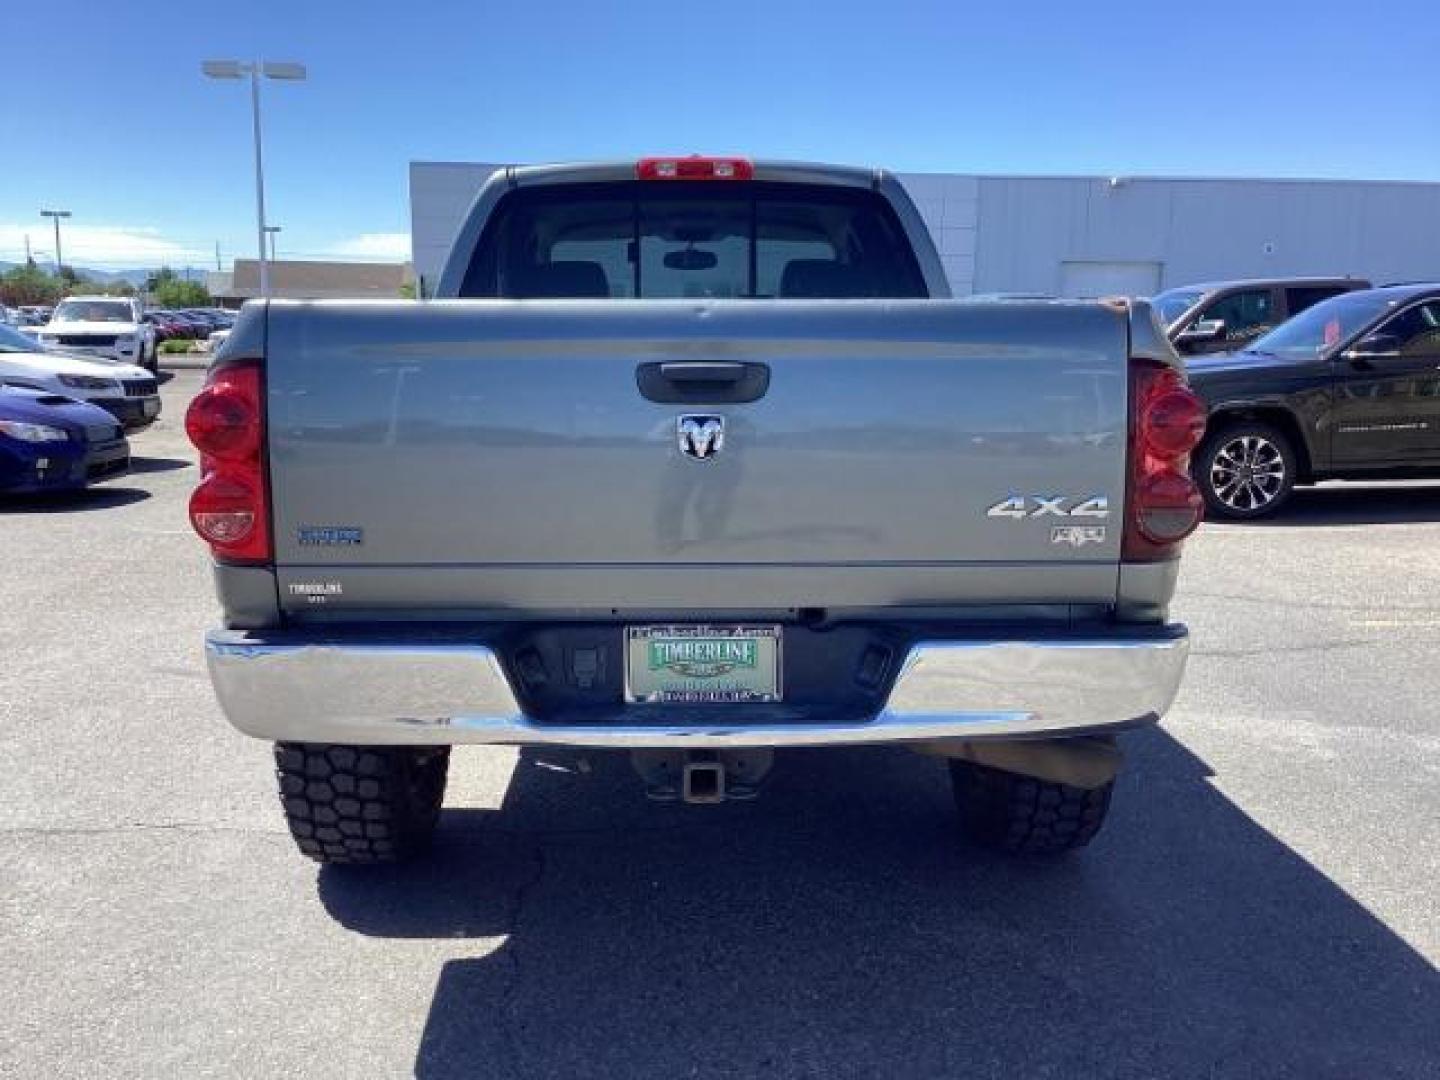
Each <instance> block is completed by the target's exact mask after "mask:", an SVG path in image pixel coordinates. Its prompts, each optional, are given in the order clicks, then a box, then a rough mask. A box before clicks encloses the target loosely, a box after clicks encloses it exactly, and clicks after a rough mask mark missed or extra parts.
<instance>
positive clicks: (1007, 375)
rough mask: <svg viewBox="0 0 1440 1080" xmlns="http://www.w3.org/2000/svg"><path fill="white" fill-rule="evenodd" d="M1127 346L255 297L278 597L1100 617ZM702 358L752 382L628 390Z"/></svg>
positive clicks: (625, 311) (735, 305)
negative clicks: (653, 368)
mask: <svg viewBox="0 0 1440 1080" xmlns="http://www.w3.org/2000/svg"><path fill="white" fill-rule="evenodd" d="M1127 333H1128V331H1127V321H1126V316H1125V314H1124V312H1123V311H1120V310H1117V309H1114V308H1111V307H1108V306H1105V305H1103V304H1095V303H1091V304H1078V303H1053V302H1038V303H1020V302H1012V303H1003V304H978V303H967V302H963V301H924V300H922V301H814V302H808V301H785V302H765V301H703V302H700V301H694V302H692V301H631V302H624V303H616V302H612V301H596V302H591V301H441V302H431V303H425V304H415V303H404V302H395V303H388V302H353V303H352V302H318V303H287V302H276V303H272V304H271V305H270V307H269V312H268V326H267V339H266V345H265V352H266V379H267V386H268V400H269V406H268V407H269V440H270V444H269V455H270V462H271V478H272V498H273V528H274V538H275V558H276V563H277V573H278V576H279V583H280V592H281V601H282V604H284V605H285V606H286V607H287V608H288V609H289V610H291V612H292V613H298V612H309V613H313V614H315V615H320V614H322V612H324V613H329V612H333V611H334V610H335V609H336V608H339V609H341V610H343V611H345V612H347V613H350V614H351V615H352V617H353V614H354V613H355V612H357V611H375V612H377V613H382V614H383V613H386V612H391V613H400V612H404V613H406V614H410V615H413V614H415V613H429V614H433V615H437V616H443V615H445V614H446V613H459V612H467V613H468V612H482V611H517V610H519V611H525V610H546V611H556V610H574V611H586V610H599V611H608V610H612V609H614V610H641V609H644V610H674V611H684V610H696V609H704V610H724V609H733V610H752V611H753V610H773V609H780V608H794V607H808V606H823V607H872V606H903V605H909V604H920V603H924V604H927V605H936V604H958V605H964V604H985V603H1002V602H1003V603H1007V604H1014V603H1035V604H1097V603H1099V604H1103V603H1111V602H1113V601H1114V598H1115V592H1116V581H1117V564H1118V561H1119V550H1120V522H1121V508H1122V505H1123V501H1124V491H1125V462H1126V407H1127V404H1126V395H1127V390H1126V386H1127V379H1126V357H1127V350H1128V337H1127ZM706 363H708V364H721V365H735V364H743V365H746V367H745V368H744V371H745V372H746V374H747V378H748V377H749V375H750V374H751V373H756V372H759V371H760V370H761V366H763V369H764V371H765V372H768V378H769V382H768V387H767V388H766V389H765V391H764V393H763V395H761V396H759V397H758V398H757V399H756V400H753V401H749V402H743V403H725V402H723V401H717V400H715V398H716V397H717V396H718V397H723V396H724V394H725V393H726V392H727V391H728V389H729V388H728V387H725V386H720V385H718V384H715V383H705V382H702V383H698V384H697V383H690V382H677V383H674V384H673V385H671V386H670V389H672V390H674V391H675V392H676V393H678V394H680V395H681V396H682V397H685V398H688V400H679V401H656V400H650V399H649V398H647V396H646V395H645V393H642V387H641V384H640V383H641V380H640V379H639V378H638V377H637V369H639V368H640V367H641V366H642V365H652V364H668V365H675V364H706ZM667 370H669V371H672V372H675V371H677V370H678V369H675V368H673V367H672V368H669V369H667ZM688 370H692V371H701V372H702V373H703V369H699V368H694V369H688ZM727 370H731V371H734V370H735V369H734V368H733V366H732V367H731V368H729V369H727ZM682 374H683V372H682ZM652 395H653V387H652ZM687 420H689V421H691V422H693V424H694V425H697V426H698V429H699V430H698V432H696V431H693V430H692V436H694V435H698V441H699V442H700V443H704V442H705V441H706V438H707V430H713V429H707V428H706V425H707V424H711V423H712V422H713V421H717V420H719V421H723V425H724V437H723V445H721V446H720V447H719V449H718V452H713V453H711V454H710V456H708V457H706V458H705V459H703V460H701V459H697V458H696V457H694V456H692V455H690V454H687V453H686V448H687V446H688V448H689V449H690V450H695V449H696V441H697V440H696V438H694V437H692V438H691V439H690V440H689V441H688V443H686V441H685V440H683V439H682V437H681V436H682V425H683V424H684V423H685V422H686V421H687ZM700 449H703V446H702V447H700ZM1047 507H1048V509H1047ZM992 508H993V512H992ZM1076 509H1081V510H1082V514H1081V515H1079V516H1076V515H1074V514H1073V511H1074V510H1076ZM1102 509H1108V514H1104V513H1102V512H1101V510H1102ZM317 598H318V599H317Z"/></svg>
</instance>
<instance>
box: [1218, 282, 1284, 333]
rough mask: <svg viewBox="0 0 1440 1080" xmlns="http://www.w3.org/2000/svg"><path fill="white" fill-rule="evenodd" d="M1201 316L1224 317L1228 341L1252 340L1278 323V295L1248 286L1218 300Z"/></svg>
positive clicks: (1267, 290) (1222, 318)
mask: <svg viewBox="0 0 1440 1080" xmlns="http://www.w3.org/2000/svg"><path fill="white" fill-rule="evenodd" d="M1200 318H1201V319H1202V320H1210V319H1221V320H1223V321H1224V323H1225V333H1224V339H1225V340H1226V341H1250V340H1252V339H1254V338H1257V337H1259V336H1260V335H1261V334H1263V333H1265V331H1267V330H1269V329H1270V328H1271V327H1273V326H1274V325H1275V323H1276V318H1275V298H1274V297H1273V296H1272V295H1271V293H1270V290H1269V289H1245V290H1243V291H1241V292H1234V293H1231V294H1230V295H1229V296H1223V297H1221V298H1220V299H1219V300H1216V301H1215V302H1214V303H1213V304H1211V305H1210V306H1209V307H1207V308H1206V309H1205V310H1204V312H1202V313H1201V315H1200Z"/></svg>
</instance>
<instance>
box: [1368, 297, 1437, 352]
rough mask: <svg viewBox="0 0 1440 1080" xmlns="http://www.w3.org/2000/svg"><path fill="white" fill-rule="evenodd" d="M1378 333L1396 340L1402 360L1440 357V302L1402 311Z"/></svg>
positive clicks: (1435, 301)
mask: <svg viewBox="0 0 1440 1080" xmlns="http://www.w3.org/2000/svg"><path fill="white" fill-rule="evenodd" d="M1378 333H1381V334H1388V335H1390V336H1391V337H1393V338H1394V339H1395V342H1396V345H1397V349H1398V351H1399V353H1400V356H1401V357H1402V358H1405V359H1419V358H1422V357H1424V358H1435V357H1440V300H1432V301H1430V302H1429V303H1426V304H1417V305H1415V306H1414V307H1412V308H1409V309H1407V310H1405V311H1402V312H1401V313H1400V314H1399V315H1396V316H1395V317H1394V318H1393V319H1391V320H1390V321H1389V322H1387V323H1385V324H1384V325H1382V326H1381V327H1380V328H1379V330H1378Z"/></svg>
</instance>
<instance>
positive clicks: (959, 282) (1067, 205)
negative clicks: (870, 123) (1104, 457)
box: [410, 161, 1440, 296]
mask: <svg viewBox="0 0 1440 1080" xmlns="http://www.w3.org/2000/svg"><path fill="white" fill-rule="evenodd" d="M495 168H496V166H495V165H492V164H481V163H463V162H430V161H417V162H412V163H411V165H410V223H411V234H410V235H411V250H412V253H413V261H414V264H415V272H416V274H417V275H418V276H419V277H420V278H421V280H422V281H423V282H424V283H425V284H426V287H427V289H428V288H430V287H433V284H434V282H435V281H436V280H437V279H438V278H439V275H440V271H441V268H442V267H443V265H444V261H445V255H446V252H447V251H449V248H450V242H451V239H452V238H453V237H454V235H455V231H456V230H457V229H458V228H459V226H460V223H461V220H462V219H463V218H464V216H465V212H466V210H468V209H469V207H470V203H471V201H472V200H473V199H474V198H475V194H476V192H478V191H479V190H480V187H481V185H482V184H483V183H484V182H485V180H486V179H487V178H488V177H489V176H490V174H491V172H493V171H494V169H495ZM900 179H901V180H902V181H903V183H904V184H905V187H906V188H907V189H908V190H909V192H910V195H911V197H912V198H914V200H915V202H916V205H917V206H918V207H919V208H920V213H921V214H922V215H923V216H924V218H925V221H926V222H927V223H928V224H929V226H930V231H931V233H932V234H933V235H934V237H935V242H936V245H937V246H938V247H939V249H940V257H941V259H942V260H943V262H944V263H945V270H946V273H947V274H948V275H949V277H950V284H951V287H952V288H953V289H954V290H955V292H956V294H957V295H958V294H966V293H972V292H986V293H988V292H1022V293H1024V292H1031V293H1046V294H1056V295H1061V296H1097V295H1103V294H1123V295H1132V296H1144V295H1149V294H1152V293H1155V292H1158V291H1159V290H1161V289H1166V288H1170V287H1171V286H1173V285H1183V284H1186V283H1189V282H1196V281H1211V280H1216V279H1225V278H1243V277H1270V276H1287V275H1321V276H1338V275H1346V274H1348V275H1351V276H1354V277H1365V278H1369V279H1370V280H1372V281H1374V282H1377V283H1379V282H1385V281H1407V280H1436V279H1440V183H1437V184H1429V183H1397V182H1380V181H1363V180H1241V179H1233V180H1226V179H1198V178H1197V179H1186V178H1178V177H1177V178H1168V177H1126V176H1116V177H1103V176H1052V177H1042V176H967V175H961V174H956V173H902V174H901V175H900Z"/></svg>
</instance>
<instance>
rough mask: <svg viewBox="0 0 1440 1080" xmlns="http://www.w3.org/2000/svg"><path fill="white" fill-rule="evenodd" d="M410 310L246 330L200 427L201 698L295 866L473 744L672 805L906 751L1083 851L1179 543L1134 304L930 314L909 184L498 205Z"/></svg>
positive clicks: (1153, 652) (606, 181)
mask: <svg viewBox="0 0 1440 1080" xmlns="http://www.w3.org/2000/svg"><path fill="white" fill-rule="evenodd" d="M438 292H439V297H440V298H439V299H436V300H432V301H428V302H418V303H417V302H413V301H395V302H380V301H364V302H342V301H328V302H313V303H301V302H281V301H275V302H270V303H261V302H252V303H250V304H247V305H246V307H245V309H244V311H243V313H242V314H241V316H240V319H239V321H238V323H237V325H236V327H235V330H234V332H233V334H232V335H231V337H230V339H229V341H228V342H227V343H226V344H225V346H224V347H223V349H222V350H221V351H220V353H219V354H218V355H217V356H216V357H215V360H214V364H213V367H212V369H211V371H210V375H209V379H208V383H207V387H206V389H204V390H203V391H202V392H201V393H200V394H199V395H198V396H197V397H196V399H195V401H194V402H193V404H192V405H191V408H190V410H189V413H188V415H187V421H186V424H187V429H188V431H189V434H190V437H191V439H192V440H193V441H194V443H195V445H196V446H197V447H198V449H199V450H200V452H201V461H202V477H203V478H202V481H201V483H200V485H199V486H198V488H197V489H196V490H195V492H194V494H193V497H192V500H191V505H190V517H191V521H192V524H193V525H194V527H195V529H196V531H197V532H198V533H199V534H200V536H201V537H202V538H203V539H204V540H205V541H207V543H208V544H209V545H210V548H211V551H212V553H213V556H214V564H215V582H216V587H217V590H218V592H219V597H220V602H221V606H222V608H223V626H222V627H221V628H218V629H215V630H213V631H211V632H210V633H209V635H208V636H207V639H206V649H207V655H208V663H209V669H210V674H211V678H212V680H213V683H214V686H215V691H216V694H217V695H218V698H219V701H220V704H221V706H222V708H223V710H224V712H225V714H226V716H227V717H228V718H229V720H230V721H231V723H233V724H234V725H235V726H236V727H237V728H239V729H240V730H241V731H243V732H245V733H247V734H249V735H253V736H255V737H258V738H262V739H267V740H271V741H273V742H274V743H275V744H276V760H277V763H278V777H279V785H280V794H281V801H282V805H283V807H284V812H285V815H286V817H287V819H288V821H289V826H290V830H291V832H292V833H293V835H294V838H295V840H296V842H297V844H298V846H299V847H300V849H301V851H303V852H304V853H305V854H306V855H308V856H311V857H312V858H314V859H317V860H320V861H323V862H344V863H366V862H386V861H391V860H395V859H399V858H404V857H406V856H408V855H411V854H413V853H414V852H416V851H417V850H418V849H420V848H421V847H422V846H423V845H424V843H425V842H426V841H427V840H428V839H429V837H430V834H431V833H432V831H433V830H434V827H435V825H436V821H437V818H438V815H439V810H440V806H441V802H442V798H443V793H444V786H445V779H446V771H447V767H448V760H449V753H450V748H451V747H452V746H454V745H460V744H509V745H520V746H537V745H546V746H567V747H583V748H593V749H596V750H600V749H613V750H623V751H626V752H628V753H630V754H631V755H632V759H633V762H634V764H635V767H636V770H637V772H638V774H639V778H640V780H641V781H642V783H643V786H644V788H645V790H647V791H648V793H649V794H650V795H651V796H652V797H654V798H657V799H673V800H677V801H683V802H687V803H713V802H720V801H722V800H725V799H729V798H747V797H751V796H754V795H755V794H756V792H757V790H758V789H759V786H760V784H761V781H762V779H763V778H764V776H765V774H766V773H767V772H768V771H769V770H770V768H771V765H772V762H773V757H774V752H775V750H776V749H777V748H781V747H791V746H808V747H825V746H833V747H846V746H858V745H862V744H906V745H910V746H912V747H914V748H916V749H919V750H923V751H926V752H928V753H930V754H933V755H935V756H937V757H938V758H940V759H943V760H945V761H947V762H948V765H949V768H950V771H951V775H952V778H953V781H954V788H955V795H956V800H957V803H958V806H959V809H960V816H961V820H962V823H963V827H964V830H965V831H966V832H967V833H968V834H969V835H970V837H972V838H973V839H974V840H976V841H978V842H980V843H982V844H986V845H990V846H993V847H997V848H1001V849H1005V850H1010V851H1020V852H1055V851H1063V850H1066V849H1070V848H1074V847H1078V846H1081V845H1083V844H1085V843H1086V842H1088V841H1089V840H1090V839H1091V838H1092V837H1093V836H1094V835H1095V833H1096V831H1097V830H1098V829H1099V827H1100V825H1101V822H1102V820H1103V818H1104V816H1105V813H1106V811H1107V808H1108V806H1109V801H1110V792H1111V788H1112V785H1113V782H1114V778H1115V776H1116V772H1117V769H1118V767H1119V761H1120V757H1119V753H1118V750H1117V748H1116V745H1115V740H1114V734H1115V733H1116V732H1117V731H1120V730H1122V729H1125V728H1129V727H1132V726H1136V725H1143V724H1148V723H1152V722H1154V721H1155V720H1157V719H1158V718H1159V717H1160V716H1161V715H1162V714H1163V713H1164V712H1165V710H1166V709H1167V708H1168V707H1169V705H1170V703H1171V701H1172V700H1173V698H1174V697H1175V694H1176V691H1177V688H1178V686H1179V683H1180V679H1181V674H1182V672H1183V669H1184V666H1185V658H1186V649H1187V636H1186V631H1185V628H1184V627H1183V626H1179V625H1176V624H1174V623H1172V622H1170V621H1169V619H1168V616H1167V606H1168V603H1169V600H1170V597H1171V593H1172V591H1173V589H1174V585H1175V578H1176V572H1177V569H1178V558H1179V554H1180V544H1181V541H1182V540H1183V539H1184V538H1185V536H1186V535H1188V534H1189V533H1190V532H1191V531H1192V530H1193V529H1194V528H1195V526H1196V524H1197V523H1198V521H1199V518H1200V498H1199V495H1198V494H1197V492H1196V489H1195V486H1194V484H1193V483H1192V482H1191V480H1190V478H1189V476H1188V473H1187V469H1186V462H1187V457H1188V454H1189V452H1190V450H1191V449H1192V447H1193V446H1194V445H1195V443H1196V441H1197V440H1198V438H1199V437H1200V435H1201V433H1202V430H1203V426H1204V410H1203V407H1202V406H1201V404H1200V402H1199V401H1198V400H1197V399H1196V398H1195V396H1194V395H1193V394H1191V393H1190V391H1189V390H1188V389H1187V387H1186V385H1185V382H1184V376H1183V373H1182V372H1181V370H1180V366H1179V362H1178V360H1177V357H1176V355H1175V353H1174V351H1173V350H1172V348H1171V346H1170V345H1169V343H1168V342H1167V341H1166V340H1165V336H1164V334H1163V332H1162V331H1161V330H1160V328H1159V327H1158V325H1157V323H1156V321H1155V319H1154V317H1153V315H1152V314H1151V311H1150V309H1149V307H1148V306H1147V305H1146V304H1145V303H1144V302H1136V303H1130V304H1127V303H1124V302H1119V301H1115V302H1090V303H1077V302H1059V301H1040V302H1011V301H1000V302H966V301H962V300H952V299H950V298H949V289H948V286H947V284H946V281H945V276H944V272H943V268H942V266H941V263H940V260H939V259H938V257H937V255H936V252H935V249H934V247H933V245H932V243H931V241H930V239H929V236H928V234H927V231H926V229H925V226H924V224H923V222H922V221H921V219H920V217H919V215H918V214H917V212H916V209H915V207H914V205H913V204H912V203H911V201H910V199H909V198H908V197H907V196H906V194H905V192H904V190H903V189H902V188H901V186H900V184H899V183H898V182H897V181H896V180H895V178H894V177H892V176H890V175H889V174H887V173H885V172H881V171H874V170H862V169H850V168H838V167H830V166H817V165H797V164H771V163H764V162H751V161H749V160H745V159H735V158H678V159H676V158H670V159H653V158H651V159H644V160H642V161H640V162H638V163H637V162H628V163H624V164H606V165H584V166H547V167H534V168H511V169H506V170H504V171H502V172H500V173H498V174H496V176H495V177H494V178H493V179H492V180H491V181H490V182H489V183H488V184H487V185H486V186H485V188H484V190H483V191H482V192H481V193H480V194H479V196H478V197H477V199H476V201H475V204H474V207H473V209H472V210H471V212H470V214H469V216H468V219H467V220H466V221H465V223H464V225H463V227H462V228H461V230H460V232H459V234H458V237H457V240H456V243H455V246H454V249H453V251H452V253H451V255H450V258H449V261H448V264H447V266H446V268H445V271H444V275H443V278H442V279H441V281H440V283H439V289H438ZM639 786H640V785H637V790H638V788H639Z"/></svg>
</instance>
